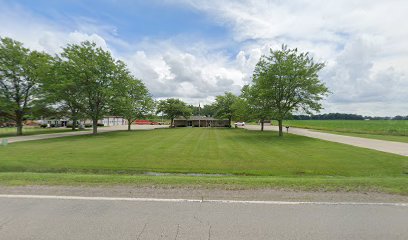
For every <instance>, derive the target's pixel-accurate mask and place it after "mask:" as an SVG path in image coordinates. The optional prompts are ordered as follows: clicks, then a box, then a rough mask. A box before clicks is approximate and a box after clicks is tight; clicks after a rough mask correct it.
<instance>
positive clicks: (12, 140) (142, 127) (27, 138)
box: [0, 125, 169, 143]
mask: <svg viewBox="0 0 408 240" xmlns="http://www.w3.org/2000/svg"><path fill="white" fill-rule="evenodd" d="M168 127H169V126H168V125H132V130H152V129H156V128H168ZM123 130H127V125H118V126H111V127H100V128H98V133H103V132H113V131H123ZM89 134H92V130H89V131H75V132H62V133H49V134H37V135H28V136H18V137H7V140H8V143H15V142H25V141H33V140H42V139H50V138H60V137H69V136H79V135H89ZM0 142H1V138H0Z"/></svg>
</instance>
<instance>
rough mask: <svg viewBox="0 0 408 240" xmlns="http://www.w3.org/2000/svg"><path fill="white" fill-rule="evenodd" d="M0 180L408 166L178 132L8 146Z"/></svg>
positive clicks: (271, 136) (396, 160) (320, 145)
mask: <svg viewBox="0 0 408 240" xmlns="http://www.w3.org/2000/svg"><path fill="white" fill-rule="evenodd" d="M0 172H43V173H44V172H46V173H48V172H51V173H52V172H69V173H100V174H109V173H115V174H116V173H125V174H136V173H144V172H165V173H169V172H170V173H217V174H234V175H251V176H286V177H287V176H289V177H298V176H342V177H406V178H408V158H407V157H403V156H397V155H393V154H387V153H382V152H378V151H374V150H368V149H362V148H357V147H352V146H348V145H343V144H337V143H331V142H326V141H322V140H317V139H312V138H307V137H302V136H295V135H285V137H284V138H282V139H281V138H279V137H277V136H276V133H275V132H257V131H246V130H243V129H198V128H180V129H158V130H153V131H132V132H112V133H104V134H99V135H98V136H76V137H65V138H57V139H49V140H41V141H31V142H21V143H15V144H9V145H8V146H6V147H0Z"/></svg>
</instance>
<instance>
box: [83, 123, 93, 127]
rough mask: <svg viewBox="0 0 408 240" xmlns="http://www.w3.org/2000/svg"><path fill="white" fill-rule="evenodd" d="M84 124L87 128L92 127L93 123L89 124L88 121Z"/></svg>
mask: <svg viewBox="0 0 408 240" xmlns="http://www.w3.org/2000/svg"><path fill="white" fill-rule="evenodd" d="M84 126H85V127H86V128H90V127H92V124H88V123H87V124H85V125H84Z"/></svg>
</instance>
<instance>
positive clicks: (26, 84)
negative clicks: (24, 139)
mask: <svg viewBox="0 0 408 240" xmlns="http://www.w3.org/2000/svg"><path fill="white" fill-rule="evenodd" d="M51 59H52V58H51V56H49V55H48V54H45V53H40V52H37V51H31V50H29V49H28V48H25V47H23V44H22V43H20V42H18V41H15V40H13V39H11V38H1V39H0V114H1V115H2V116H3V117H6V118H8V119H11V120H13V121H15V122H16V126H17V135H22V134H23V120H24V115H25V114H26V113H27V111H28V110H29V109H30V108H31V107H32V106H33V102H34V100H35V99H36V97H37V96H38V92H39V91H38V90H39V81H40V79H41V78H43V77H44V76H46V75H47V73H48V72H49V68H50V67H51V64H50V62H51Z"/></svg>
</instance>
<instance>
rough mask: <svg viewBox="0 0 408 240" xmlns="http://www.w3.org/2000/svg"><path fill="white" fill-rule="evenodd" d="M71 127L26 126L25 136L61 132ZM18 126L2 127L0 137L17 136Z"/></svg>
mask: <svg viewBox="0 0 408 240" xmlns="http://www.w3.org/2000/svg"><path fill="white" fill-rule="evenodd" d="M69 131H71V129H70V128H40V127H24V128H23V136H27V135H37V134H47V133H61V132H69ZM16 132H17V130H16V128H14V127H13V128H0V138H3V137H15V136H16Z"/></svg>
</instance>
